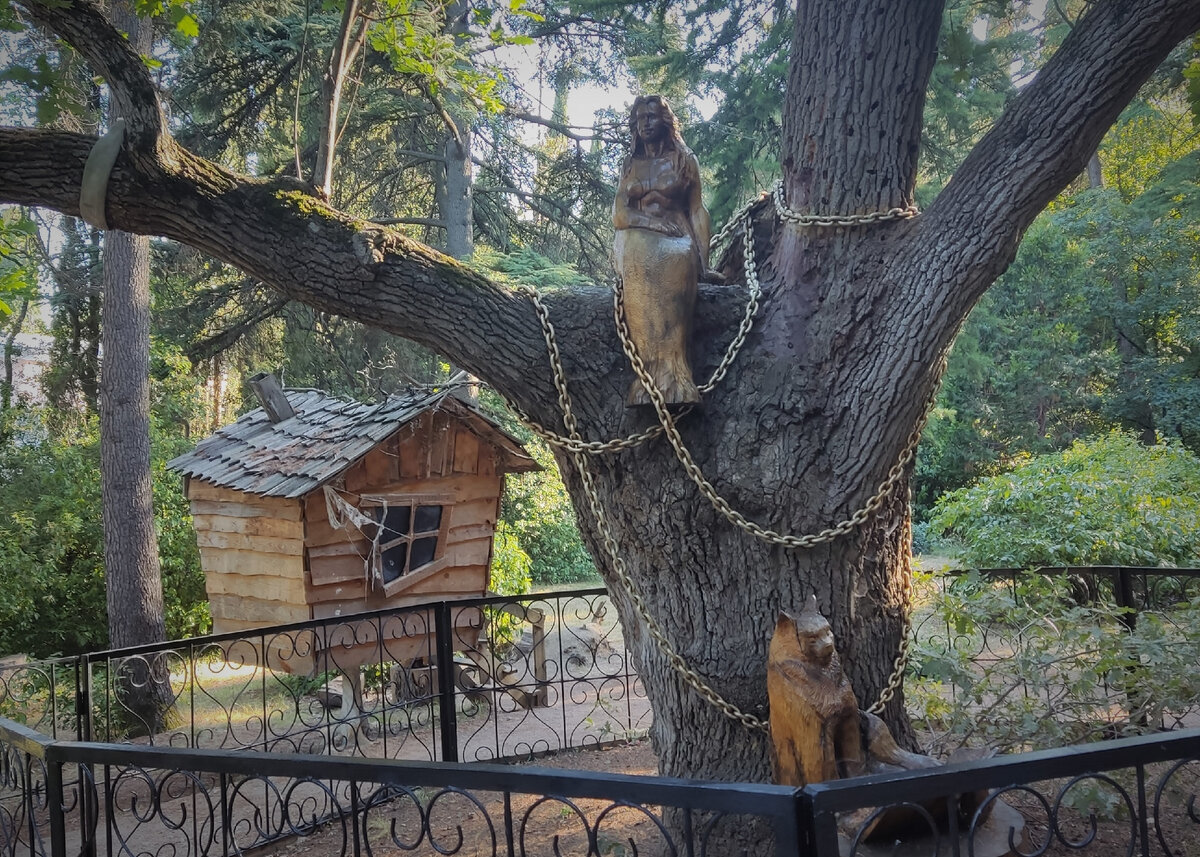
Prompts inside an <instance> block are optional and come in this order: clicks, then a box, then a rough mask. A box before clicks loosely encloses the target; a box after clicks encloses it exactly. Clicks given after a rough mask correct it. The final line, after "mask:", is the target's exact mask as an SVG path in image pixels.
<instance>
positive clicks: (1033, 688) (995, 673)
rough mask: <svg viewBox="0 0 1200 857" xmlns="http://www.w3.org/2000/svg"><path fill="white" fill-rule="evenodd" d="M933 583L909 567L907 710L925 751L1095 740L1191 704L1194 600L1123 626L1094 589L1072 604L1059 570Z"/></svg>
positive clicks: (1166, 602)
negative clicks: (912, 600)
mask: <svg viewBox="0 0 1200 857" xmlns="http://www.w3.org/2000/svg"><path fill="white" fill-rule="evenodd" d="M940 582H941V583H942V584H946V583H948V585H941V586H939V585H938V584H939V581H938V580H936V579H935V578H933V577H930V576H929V575H920V576H918V589H919V591H921V592H922V593H923V597H922V598H921V599H920V601H921V602H922V604H923V606H922V607H921V609H920V613H921V615H919V616H918V618H917V621H916V634H915V635H914V641H913V646H912V649H911V659H910V661H909V667H908V676H907V678H906V681H905V699H906V702H907V706H908V711H909V713H910V715H911V716H912V717H913V720H914V721H915V722H916V724H917V725H918V726H919V727H920V728H923V729H924V730H925V731H926V735H925V736H924V743H926V745H927V746H929V748H930V749H932V750H934V751H935V752H938V753H942V752H945V751H947V750H949V749H953V748H955V747H958V746H962V745H982V746H987V747H993V748H995V749H997V750H1000V751H1001V752H1019V751H1023V750H1030V749H1044V748H1047V747H1057V746H1063V745H1066V744H1076V743H1081V742H1085V741H1096V740H1100V739H1101V738H1106V737H1113V736H1115V735H1124V734H1133V733H1137V732H1141V731H1145V729H1147V728H1148V729H1151V730H1153V729H1157V728H1159V727H1160V726H1166V727H1168V728H1170V727H1175V726H1178V725H1179V724H1180V723H1181V722H1183V720H1184V718H1187V717H1190V716H1194V715H1195V713H1196V711H1197V709H1198V708H1200V673H1197V671H1196V669H1195V664H1196V663H1197V660H1198V659H1200V597H1192V598H1183V597H1176V598H1165V599H1161V600H1162V602H1163V603H1161V604H1160V605H1159V607H1158V609H1154V610H1142V611H1140V612H1139V614H1138V617H1137V622H1136V625H1135V627H1134V628H1133V629H1130V628H1129V627H1128V625H1127V624H1126V621H1125V620H1126V619H1127V616H1126V612H1125V611H1124V610H1123V609H1122V608H1120V607H1117V606H1116V604H1115V602H1114V600H1113V599H1112V597H1111V594H1110V593H1106V592H1104V587H1097V597H1096V598H1094V599H1090V600H1088V601H1087V602H1086V603H1082V604H1081V603H1078V601H1077V598H1076V596H1077V595H1078V591H1077V589H1076V588H1075V581H1074V580H1073V579H1072V578H1069V577H1065V576H1063V575H1043V574H1037V573H1032V572H1029V573H1024V574H1021V575H1020V576H1019V578H1018V579H1017V581H1016V583H1015V584H1014V583H1013V581H1012V580H1010V579H1004V580H996V579H994V578H987V577H984V576H982V575H979V574H978V573H976V572H971V573H968V574H966V575H963V576H961V577H955V578H951V579H943V580H942V581H940ZM1160 594H1161V593H1160Z"/></svg>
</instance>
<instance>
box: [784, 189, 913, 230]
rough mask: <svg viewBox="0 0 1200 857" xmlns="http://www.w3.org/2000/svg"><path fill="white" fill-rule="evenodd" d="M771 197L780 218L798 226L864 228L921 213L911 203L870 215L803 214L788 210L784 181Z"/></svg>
mask: <svg viewBox="0 0 1200 857" xmlns="http://www.w3.org/2000/svg"><path fill="white" fill-rule="evenodd" d="M771 196H772V197H773V198H774V200H775V210H776V211H777V212H779V216H780V217H781V218H782V219H783V220H786V221H787V222H788V223H792V224H795V225H796V226H864V225H867V224H870V223H886V222H887V221H889V220H908V219H909V218H912V217H916V216H917V215H918V214H920V213H921V211H920V209H918V208H917V206H916V205H915V204H912V203H910V204H909V205H906V206H904V207H903V208H889V209H888V210H887V211H872V212H871V213H870V214H801V213H800V212H798V211H796V210H795V209H792V208H788V204H787V201H786V200H784V198H783V179H780V180H779V181H777V182H776V183H775V187H774V188H772V190H771Z"/></svg>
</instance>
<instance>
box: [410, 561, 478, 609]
mask: <svg viewBox="0 0 1200 857" xmlns="http://www.w3.org/2000/svg"><path fill="white" fill-rule="evenodd" d="M487 583H488V569H487V566H486V565H468V566H454V567H452V568H443V569H442V570H441V571H439V572H438V573H437V574H434V575H432V576H430V577H427V578H426V579H425V580H421V581H417V582H416V583H415V584H414V585H413V586H411V587H409V588H406V589H405V590H404V597H405V598H411V597H412V596H414V595H418V594H424V595H425V596H426V600H428V598H429V597H430V596H434V595H436V596H437V597H438V598H441V597H442V596H449V595H459V596H463V597H472V596H473V597H476V598H477V597H479V596H481V595H483V593H484V592H486V591H487ZM418 600H419V599H418ZM389 603H390V602H389Z"/></svg>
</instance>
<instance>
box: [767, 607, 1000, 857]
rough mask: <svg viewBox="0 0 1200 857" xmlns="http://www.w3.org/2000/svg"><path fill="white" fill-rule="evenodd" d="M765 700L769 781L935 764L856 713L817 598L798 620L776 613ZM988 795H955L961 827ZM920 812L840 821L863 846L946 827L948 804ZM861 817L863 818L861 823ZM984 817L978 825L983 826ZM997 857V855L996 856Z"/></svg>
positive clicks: (867, 812) (789, 782) (903, 809)
mask: <svg viewBox="0 0 1200 857" xmlns="http://www.w3.org/2000/svg"><path fill="white" fill-rule="evenodd" d="M767 698H768V700H769V701H770V704H771V767H772V769H773V772H774V775H775V782H776V783H778V784H780V785H786V786H806V785H808V784H810V783H819V782H824V781H826V780H836V779H844V778H847V777H857V776H863V775H866V774H879V773H884V772H888V771H905V770H916V769H919V768H933V767H937V766H938V763H937V762H936V761H935V760H933V759H931V758H929V757H928V756H922V755H920V754H918V753H910V752H908V751H907V750H904V749H901V748H900V747H899V746H897V744H896V742H895V740H894V739H893V738H892V734H891V733H890V732H889V731H888V728H887V726H886V725H885V724H884V722H883V721H882V720H880V719H879V718H878V717H876V716H875V715H873V714H870V713H868V712H865V711H859V709H858V700H857V699H856V698H855V696H854V691H853V690H852V689H851V687H850V682H849V680H848V679H847V678H846V674H845V673H844V672H843V671H842V662H841V659H840V658H839V657H838V653H837V649H836V648H835V647H834V642H833V630H832V629H831V628H830V626H829V621H828V620H827V619H826V618H825V617H824V616H822V615H821V613H820V611H819V610H817V599H816V596H809V599H808V603H807V604H806V605H805V607H804V610H803V611H802V612H801V613H800V614H799V615H798V616H792V615H791V614H789V613H786V612H784V613H780V615H779V621H778V622H776V623H775V633H774V635H773V636H772V637H771V645H770V648H769V649H768V651H767ZM986 797H987V792H986V791H982V792H979V793H973V794H965V795H961V796H960V798H959V802H958V806H957V807H956V814H957V815H958V817H959V821H960V822H961V823H963V824H967V823H969V822H970V821H971V819H972V817H973V816H974V814H975V809H976V807H978V806H979V804H980V803H981V802H982V801H983V800H984V798H986ZM923 805H924V807H925V810H926V811H927V812H926V813H924V814H922V813H919V812H918V811H917V810H914V809H913V808H912V807H911V806H910V805H907V804H906V805H904V806H899V807H895V808H892V809H889V810H888V811H887V812H884V813H879V814H874V815H873V810H871V809H870V808H868V809H864V810H861V811H859V812H857V813H851V814H848V815H847V816H846V817H845V818H843V819H842V823H843V824H844V826H845V827H846V829H847V831H848V832H849V835H850V836H851V837H854V836H858V837H861V838H862V839H863V840H864V841H867V840H869V839H873V838H875V839H877V838H885V839H886V838H888V837H894V836H897V835H903V834H904V833H905V832H906V831H914V830H915V831H918V832H921V831H924V832H926V833H927V832H928V827H927V826H926V823H925V821H924V820H923V816H924V817H932V818H933V819H934V821H935V822H936V823H937V824H938V825H939V826H940V827H943V828H944V827H945V825H946V822H947V820H948V818H947V801H946V800H945V799H944V798H938V799H935V800H931V801H926V802H924V804H923ZM868 819H870V820H869V821H868ZM986 819H987V816H986V814H985V815H984V816H983V818H981V819H977V822H978V823H982V822H984V821H986ZM995 853H997V854H999V853H1003V852H1002V851H997V852H995Z"/></svg>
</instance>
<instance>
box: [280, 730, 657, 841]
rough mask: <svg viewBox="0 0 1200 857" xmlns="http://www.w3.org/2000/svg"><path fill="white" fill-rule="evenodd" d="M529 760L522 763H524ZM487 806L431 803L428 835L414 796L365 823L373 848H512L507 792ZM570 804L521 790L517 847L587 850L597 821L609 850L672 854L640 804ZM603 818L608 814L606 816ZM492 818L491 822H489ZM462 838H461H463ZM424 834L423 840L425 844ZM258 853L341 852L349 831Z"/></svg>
mask: <svg viewBox="0 0 1200 857" xmlns="http://www.w3.org/2000/svg"><path fill="white" fill-rule="evenodd" d="M530 764H534V765H537V766H539V767H548V768H558V769H563V770H569V771H603V772H606V773H613V774H630V775H634V776H655V775H656V774H657V773H658V760H657V758H655V755H654V751H653V749H652V748H651V746H650V742H649V740H647V739H643V740H640V741H633V742H630V743H627V744H618V745H613V746H609V747H605V748H602V749H589V750H574V751H568V752H563V753H556V754H554V755H551V756H546V757H543V758H541V759H538V760H537V761H536V762H532V763H530ZM520 767H522V766H520V765H514V766H513V768H514V770H515V769H518V768H520ZM473 796H474V798H475V799H476V800H478V801H479V805H476V804H475V803H473V802H471V801H470V800H468V799H466V798H465V797H463V796H458V795H453V794H447V795H445V796H444V797H439V798H437V799H436V800H434V801H432V802H430V803H429V804H428V806H427V812H428V815H429V836H428V837H426V838H424V839H423V840H420V837H421V833H420V820H419V818H418V816H417V813H416V811H415V809H414V807H413V805H412V803H411V802H410V801H400V802H397V805H396V806H395V807H394V809H393V810H392V811H391V812H385V813H384V814H383V815H382V816H381V817H379V818H368V820H367V822H366V824H365V826H366V829H367V835H368V840H369V853H371V854H372V855H379V857H382V856H383V855H396V857H399V855H402V854H412V855H434V854H446V853H449V854H454V855H455V856H456V857H485V855H486V857H491V855H493V854H507V853H508V851H507V845H506V843H505V839H504V829H503V827H504V818H505V806H504V798H503V795H501V794H499V793H490V792H476V793H473ZM572 803H573V805H574V806H571V805H568V804H567V803H565V802H564V801H561V800H552V801H545V800H543V798H542V796H540V795H513V796H512V800H511V804H510V807H509V811H510V812H511V814H512V817H513V819H514V821H515V822H517V823H518V824H519V828H520V829H521V830H522V831H523V832H524V839H523V840H521V841H517V842H515V843H514V845H515V847H516V853H518V854H525V855H528V857H541V855H545V857H556V856H557V855H562V857H567V855H579V857H583V855H587V854H588V853H589V850H588V849H589V827H590V828H591V829H592V831H594V834H595V837H596V845H597V849H598V852H599V854H601V855H604V857H632V855H635V854H636V855H639V857H654V855H658V854H664V855H665V854H667V853H670V849H669V848H666V847H665V846H664V842H663V837H662V835H661V834H660V833H658V831H657V829H656V825H655V824H654V822H653V821H651V820H650V819H649V818H648V817H647V816H646V815H645V814H644V813H642V812H640V811H639V810H636V809H632V808H628V807H618V808H615V809H612V808H610V807H611V804H610V802H608V801H598V800H579V801H573V802H572ZM601 815H603V818H602V819H600V816H601ZM489 821H490V823H489ZM460 836H461V837H462V838H461V844H459V843H460V839H459V837H460ZM418 840H420V841H419V843H418ZM257 853H258V854H262V855H266V857H277V856H278V857H291V855H311V857H339V855H349V854H352V853H353V851H352V849H351V848H350V847H347V848H346V850H344V851H343V830H342V828H341V826H340V825H338V824H330V825H327V826H326V827H324V828H323V829H321V830H319V831H317V832H315V833H313V834H312V835H310V836H306V837H302V838H300V837H298V838H295V839H292V840H289V841H286V842H281V843H280V844H278V845H272V846H267V847H265V848H263V849H261V850H260V851H258V852H257Z"/></svg>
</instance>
